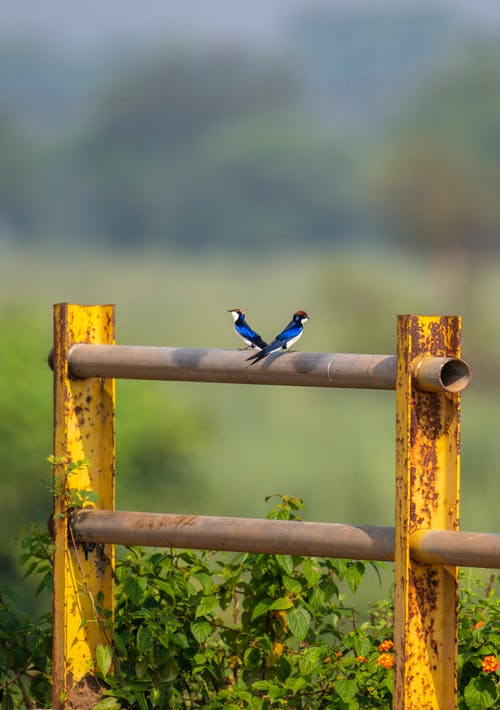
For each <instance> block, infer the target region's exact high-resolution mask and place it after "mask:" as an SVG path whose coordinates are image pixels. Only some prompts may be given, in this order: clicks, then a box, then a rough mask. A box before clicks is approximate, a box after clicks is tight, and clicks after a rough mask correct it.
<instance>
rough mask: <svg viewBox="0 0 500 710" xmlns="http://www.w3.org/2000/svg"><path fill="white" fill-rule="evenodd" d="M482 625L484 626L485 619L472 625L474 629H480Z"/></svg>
mask: <svg viewBox="0 0 500 710" xmlns="http://www.w3.org/2000/svg"><path fill="white" fill-rule="evenodd" d="M481 626H484V621H477V622H476V623H475V624H474V626H473V627H472V630H473V631H475V630H476V629H480V628H481Z"/></svg>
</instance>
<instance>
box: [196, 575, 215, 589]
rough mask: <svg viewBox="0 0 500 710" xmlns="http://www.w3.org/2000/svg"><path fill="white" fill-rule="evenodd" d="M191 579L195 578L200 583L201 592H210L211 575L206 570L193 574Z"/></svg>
mask: <svg viewBox="0 0 500 710" xmlns="http://www.w3.org/2000/svg"><path fill="white" fill-rule="evenodd" d="M193 579H196V581H197V582H199V583H200V586H201V589H202V591H203V594H210V592H211V591H212V588H213V584H212V577H211V576H210V575H209V574H207V573H206V572H197V573H196V574H194V575H193Z"/></svg>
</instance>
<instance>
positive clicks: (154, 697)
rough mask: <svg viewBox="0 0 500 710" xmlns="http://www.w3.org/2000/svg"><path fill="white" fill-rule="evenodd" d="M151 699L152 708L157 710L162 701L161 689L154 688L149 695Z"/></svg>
mask: <svg viewBox="0 0 500 710" xmlns="http://www.w3.org/2000/svg"><path fill="white" fill-rule="evenodd" d="M149 699H150V700H151V705H152V707H154V708H156V707H157V706H158V703H159V702H160V700H161V691H160V689H159V688H152V689H151V692H150V693H149Z"/></svg>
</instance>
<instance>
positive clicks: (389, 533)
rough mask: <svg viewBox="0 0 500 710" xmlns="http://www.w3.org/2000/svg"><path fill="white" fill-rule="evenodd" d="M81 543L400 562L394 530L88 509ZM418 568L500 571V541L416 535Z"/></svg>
mask: <svg viewBox="0 0 500 710" xmlns="http://www.w3.org/2000/svg"><path fill="white" fill-rule="evenodd" d="M71 525H72V529H73V535H74V538H75V540H76V541H77V542H85V543H97V542H101V543H110V544H115V545H145V546H151V547H176V548H188V549H197V550H201V549H202V550H227V551H232V552H254V553H265V554H271V555H272V554H282V555H286V554H289V555H292V554H293V555H308V556H312V557H344V558H347V559H354V560H381V561H386V562H393V561H394V528H392V527H376V526H368V525H339V524H336V523H312V522H300V521H290V520H263V519H260V518H228V517H213V516H207V515H176V514H163V513H135V512H132V513H131V512H125V511H118V510H94V509H87V508H85V509H82V510H77V511H75V512H74V513H73V515H72V518H71ZM410 552H411V557H412V559H413V560H415V561H416V562H421V563H424V564H437V565H461V566H463V567H490V568H493V569H500V535H495V534H493V533H477V532H458V531H448V530H416V531H415V532H413V533H412V535H411V539H410Z"/></svg>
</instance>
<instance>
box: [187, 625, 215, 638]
mask: <svg viewBox="0 0 500 710" xmlns="http://www.w3.org/2000/svg"><path fill="white" fill-rule="evenodd" d="M190 629H191V633H192V634H193V636H194V638H195V639H196V640H197V641H198V643H203V641H206V640H207V638H208V637H209V636H210V634H211V633H212V626H211V625H210V624H209V623H208V621H193V622H192V623H191V626H190Z"/></svg>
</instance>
